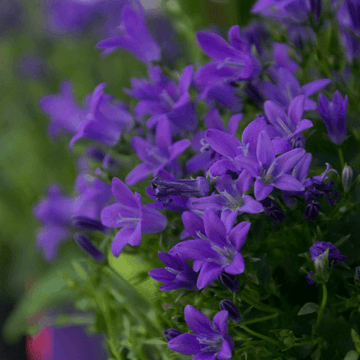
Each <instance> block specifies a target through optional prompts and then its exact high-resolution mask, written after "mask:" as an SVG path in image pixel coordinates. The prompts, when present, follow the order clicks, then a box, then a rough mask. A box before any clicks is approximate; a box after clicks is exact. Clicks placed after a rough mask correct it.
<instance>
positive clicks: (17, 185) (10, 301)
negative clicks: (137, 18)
mask: <svg viewBox="0 0 360 360" xmlns="http://www.w3.org/2000/svg"><path fill="white" fill-rule="evenodd" d="M101 1H105V0H94V1H93V2H101ZM106 1H107V0H106ZM129 1H130V0H128V1H127V2H129ZM125 2H126V1H125V0H113V1H112V3H113V4H111V5H109V7H108V8H106V7H105V8H103V9H101V11H99V10H97V11H90V10H89V9H85V10H84V9H83V8H84V6H85V5H86V4H89V3H91V1H87V2H85V1H81V0H17V1H16V0H1V5H0V79H1V85H0V127H1V132H0V167H1V176H0V183H1V186H0V229H1V230H0V304H1V306H0V327H1V329H2V333H1V337H0V360H10V359H16V360H21V359H27V357H26V351H25V348H26V347H25V343H26V340H25V336H24V329H25V326H26V324H28V325H29V324H30V325H31V324H36V323H37V321H38V320H39V318H40V317H41V314H42V313H41V312H40V313H39V310H40V309H42V308H43V307H47V306H52V305H58V304H59V302H60V303H61V302H63V303H66V301H67V300H69V301H71V297H70V296H69V294H67V293H64V292H61V291H60V290H61V288H62V286H63V283H62V282H61V281H63V280H62V279H61V278H60V277H59V276H58V271H62V269H65V268H68V267H69V263H70V261H71V259H72V258H74V257H78V256H82V254H81V253H80V250H79V249H78V248H77V247H76V245H75V244H74V242H67V243H65V244H63V245H62V246H61V248H60V252H59V256H58V258H57V260H56V262H55V263H53V264H47V263H46V262H45V261H44V260H43V257H42V255H41V253H39V252H38V251H37V250H36V249H35V247H34V244H35V237H36V231H37V229H38V227H39V224H38V222H37V221H36V219H35V218H34V217H33V214H32V208H33V206H34V204H36V203H37V202H38V201H39V200H41V199H42V197H43V195H44V193H45V191H46V188H47V187H48V186H49V185H50V184H52V183H59V184H61V186H62V188H63V190H64V192H65V193H66V194H68V195H72V194H73V184H74V179H75V176H76V158H75V156H74V155H71V154H70V153H69V151H68V141H69V139H68V138H67V137H60V138H59V139H56V140H52V139H50V138H49V137H48V135H47V125H48V119H47V117H46V116H45V115H44V114H43V113H42V112H41V111H40V109H39V107H38V101H39V98H40V97H41V96H43V95H45V94H50V93H58V91H59V84H60V83H61V81H63V80H64V79H69V80H71V81H72V83H73V84H74V92H75V96H76V98H77V99H78V101H79V103H81V99H83V97H84V96H85V95H86V94H87V93H89V92H92V91H93V89H94V88H95V86H96V85H98V84H99V83H100V82H106V83H107V84H108V87H107V92H108V93H110V94H112V95H114V96H115V97H116V98H118V99H123V100H126V101H128V100H129V98H127V97H126V95H125V94H124V93H123V91H122V88H123V87H127V86H128V85H129V80H130V76H131V77H138V76H142V75H145V73H146V69H145V67H144V66H143V64H141V63H140V62H138V61H137V60H136V59H135V58H133V57H132V56H131V55H129V54H126V53H125V52H119V51H117V52H115V53H113V54H111V55H110V56H108V57H106V58H102V57H101V56H100V51H99V50H97V49H96V48H95V45H96V43H97V42H98V41H100V40H102V39H104V38H105V37H106V34H108V33H111V31H113V30H114V27H115V26H116V25H117V24H118V23H119V21H120V14H121V12H120V9H121V6H122V3H125ZM109 3H110V1H109ZM142 3H143V5H144V7H145V9H146V14H147V20H148V24H149V28H150V29H151V31H152V33H153V34H154V36H155V37H156V38H157V40H158V41H159V42H160V43H161V44H162V46H163V47H164V48H165V49H168V51H167V52H168V58H167V61H168V63H169V67H172V66H173V64H174V61H176V58H177V56H178V55H179V54H180V53H183V52H185V49H186V48H188V47H186V46H184V45H185V42H186V41H189V39H188V38H187V40H186V37H187V36H188V33H189V30H190V29H189V27H190V26H193V27H194V28H195V29H197V30H199V29H205V28H208V27H215V29H216V30H217V31H219V32H220V33H222V32H223V34H226V29H227V28H229V27H230V26H231V25H234V24H240V25H245V24H247V22H248V20H249V10H250V8H251V6H252V4H253V3H254V1H251V0H228V1H227V0H212V1H210V0H179V4H180V6H181V9H182V12H181V13H177V15H176V16H177V17H173V18H171V19H170V20H166V19H165V18H164V16H163V12H164V8H165V6H164V4H162V3H161V1H157V0H142ZM84 4H85V5H84ZM86 6H88V5H86ZM86 6H85V7H86ZM111 6H114V7H113V8H112V7H111ZM113 9H116V10H113ZM191 24H192V25H191ZM168 29H170V30H169V31H168ZM164 34H170V40H169V39H168V38H166V37H165V38H164ZM29 314H32V316H29Z"/></svg>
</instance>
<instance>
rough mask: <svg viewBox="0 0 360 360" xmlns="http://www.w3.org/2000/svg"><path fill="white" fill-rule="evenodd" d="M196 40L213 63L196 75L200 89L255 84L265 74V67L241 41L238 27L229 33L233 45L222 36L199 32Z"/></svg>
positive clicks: (204, 66)
mask: <svg viewBox="0 0 360 360" xmlns="http://www.w3.org/2000/svg"><path fill="white" fill-rule="evenodd" d="M196 37H197V40H198V43H199V45H200V47H201V48H202V50H203V51H204V52H205V53H206V55H208V56H209V57H211V58H212V59H213V61H212V62H210V63H208V64H205V65H203V66H202V67H200V69H199V70H198V71H197V72H196V75H195V81H196V83H197V84H199V85H200V86H209V85H213V84H216V83H218V82H220V83H221V82H230V81H238V80H251V79H253V78H255V77H257V76H258V75H259V74H260V73H261V71H262V68H261V63H260V61H259V60H258V59H257V58H256V56H254V55H253V54H252V53H251V51H250V49H249V47H248V46H247V44H246V43H244V41H242V40H241V36H240V29H239V26H238V25H234V26H232V27H231V28H230V30H229V33H228V38H229V42H230V45H229V44H228V43H227V42H226V41H225V40H224V39H223V38H222V37H221V36H219V35H216V34H212V33H207V32H198V33H197V34H196ZM246 48H247V49H246Z"/></svg>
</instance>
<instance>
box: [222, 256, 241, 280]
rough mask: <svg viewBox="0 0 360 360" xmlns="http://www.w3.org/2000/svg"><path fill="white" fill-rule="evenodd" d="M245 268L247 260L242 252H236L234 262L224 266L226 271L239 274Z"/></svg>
mask: <svg viewBox="0 0 360 360" xmlns="http://www.w3.org/2000/svg"><path fill="white" fill-rule="evenodd" d="M244 270H245V261H244V258H243V256H242V255H241V254H240V253H236V254H235V257H234V260H233V262H232V263H231V264H230V265H227V266H225V267H224V271H225V272H227V273H228V274H232V275H238V274H242V273H243V272H244Z"/></svg>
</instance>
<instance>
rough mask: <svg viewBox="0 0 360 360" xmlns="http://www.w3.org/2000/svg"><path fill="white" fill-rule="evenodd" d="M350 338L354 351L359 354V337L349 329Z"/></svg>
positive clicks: (354, 331) (353, 330)
mask: <svg viewBox="0 0 360 360" xmlns="http://www.w3.org/2000/svg"><path fill="white" fill-rule="evenodd" d="M351 338H352V341H353V342H354V345H355V349H356V351H357V352H358V353H360V337H359V334H358V333H357V332H356V330H355V329H351Z"/></svg>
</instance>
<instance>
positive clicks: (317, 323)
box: [313, 284, 327, 335]
mask: <svg viewBox="0 0 360 360" xmlns="http://www.w3.org/2000/svg"><path fill="white" fill-rule="evenodd" d="M322 289H323V298H322V302H321V305H320V309H319V312H318V317H317V319H316V324H315V327H314V329H313V335H314V334H316V332H317V330H318V328H319V326H320V323H321V320H322V318H323V314H324V310H325V306H326V302H327V289H326V284H323V285H322Z"/></svg>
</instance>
